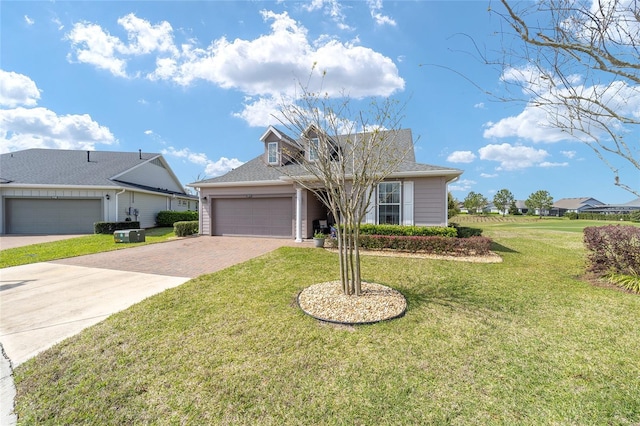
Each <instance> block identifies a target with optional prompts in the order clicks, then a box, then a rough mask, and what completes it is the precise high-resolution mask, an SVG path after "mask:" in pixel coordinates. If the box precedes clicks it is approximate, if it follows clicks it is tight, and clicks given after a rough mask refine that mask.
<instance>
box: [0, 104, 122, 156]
mask: <svg viewBox="0 0 640 426" xmlns="http://www.w3.org/2000/svg"><path fill="white" fill-rule="evenodd" d="M116 142H117V140H116V139H115V137H114V136H113V134H112V133H111V132H110V131H109V129H108V128H107V127H104V126H101V125H99V124H98V123H97V122H95V121H93V120H92V119H91V117H90V116H89V115H87V114H82V115H76V114H72V115H61V116H60V115H57V114H56V113H55V112H53V111H51V110H48V109H46V108H40V107H38V108H22V107H19V108H15V109H6V110H0V151H1V152H9V151H16V150H21V149H27V148H52V149H87V150H93V149H95V145H97V144H106V145H111V144H114V143H116Z"/></svg>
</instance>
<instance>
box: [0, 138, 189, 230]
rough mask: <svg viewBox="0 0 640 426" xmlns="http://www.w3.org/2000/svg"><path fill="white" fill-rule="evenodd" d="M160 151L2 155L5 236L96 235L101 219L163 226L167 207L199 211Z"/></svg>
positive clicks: (0, 209) (0, 218) (0, 204)
mask: <svg viewBox="0 0 640 426" xmlns="http://www.w3.org/2000/svg"><path fill="white" fill-rule="evenodd" d="M197 209H198V199H197V197H196V196H193V195H188V194H187V193H186V192H185V190H184V187H183V186H182V184H181V183H180V181H179V180H178V178H177V177H176V175H175V174H174V173H173V171H172V170H171V167H169V164H168V163H167V161H166V160H165V159H164V158H163V157H162V155H160V154H153V153H146V152H141V151H139V152H110V151H82V150H60V149H27V150H23V151H16V152H12V153H7V154H2V155H1V156H0V233H1V234H84V233H93V224H94V223H95V222H100V221H107V222H116V221H125V220H128V219H130V220H137V221H139V222H140V226H141V227H143V228H148V227H152V226H154V225H155V220H156V214H157V213H158V212H159V211H161V210H177V211H184V210H194V211H195V210H197Z"/></svg>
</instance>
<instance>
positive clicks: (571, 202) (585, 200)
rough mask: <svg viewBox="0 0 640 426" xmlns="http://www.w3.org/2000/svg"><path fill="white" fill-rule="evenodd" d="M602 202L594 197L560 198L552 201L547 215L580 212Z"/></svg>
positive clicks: (600, 204)
mask: <svg viewBox="0 0 640 426" xmlns="http://www.w3.org/2000/svg"><path fill="white" fill-rule="evenodd" d="M603 204H604V203H602V202H600V201H598V200H596V199H595V198H590V197H582V198H561V199H560V200H558V201H556V202H554V203H553V206H552V207H551V210H550V211H549V216H558V217H562V216H564V214H565V213H582V212H583V211H585V210H586V209H588V208H591V207H597V206H602V205H603Z"/></svg>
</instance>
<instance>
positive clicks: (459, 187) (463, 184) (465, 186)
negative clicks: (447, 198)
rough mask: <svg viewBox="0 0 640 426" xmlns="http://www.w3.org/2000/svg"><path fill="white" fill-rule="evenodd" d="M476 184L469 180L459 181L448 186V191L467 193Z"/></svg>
mask: <svg viewBox="0 0 640 426" xmlns="http://www.w3.org/2000/svg"><path fill="white" fill-rule="evenodd" d="M476 183H477V182H476V181H474V180H470V179H460V180H457V181H455V182H453V183H451V184H449V191H469V190H470V189H471V188H473V185H475V184H476Z"/></svg>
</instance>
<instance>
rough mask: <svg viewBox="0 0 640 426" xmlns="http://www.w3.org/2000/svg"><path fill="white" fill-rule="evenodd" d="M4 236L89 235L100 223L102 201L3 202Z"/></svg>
mask: <svg viewBox="0 0 640 426" xmlns="http://www.w3.org/2000/svg"><path fill="white" fill-rule="evenodd" d="M5 218H6V221H5V224H6V233H7V234H93V223H94V222H98V221H100V220H102V201H101V200H99V199H93V200H86V199H85V200H58V199H48V198H45V199H39V198H7V199H5Z"/></svg>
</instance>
